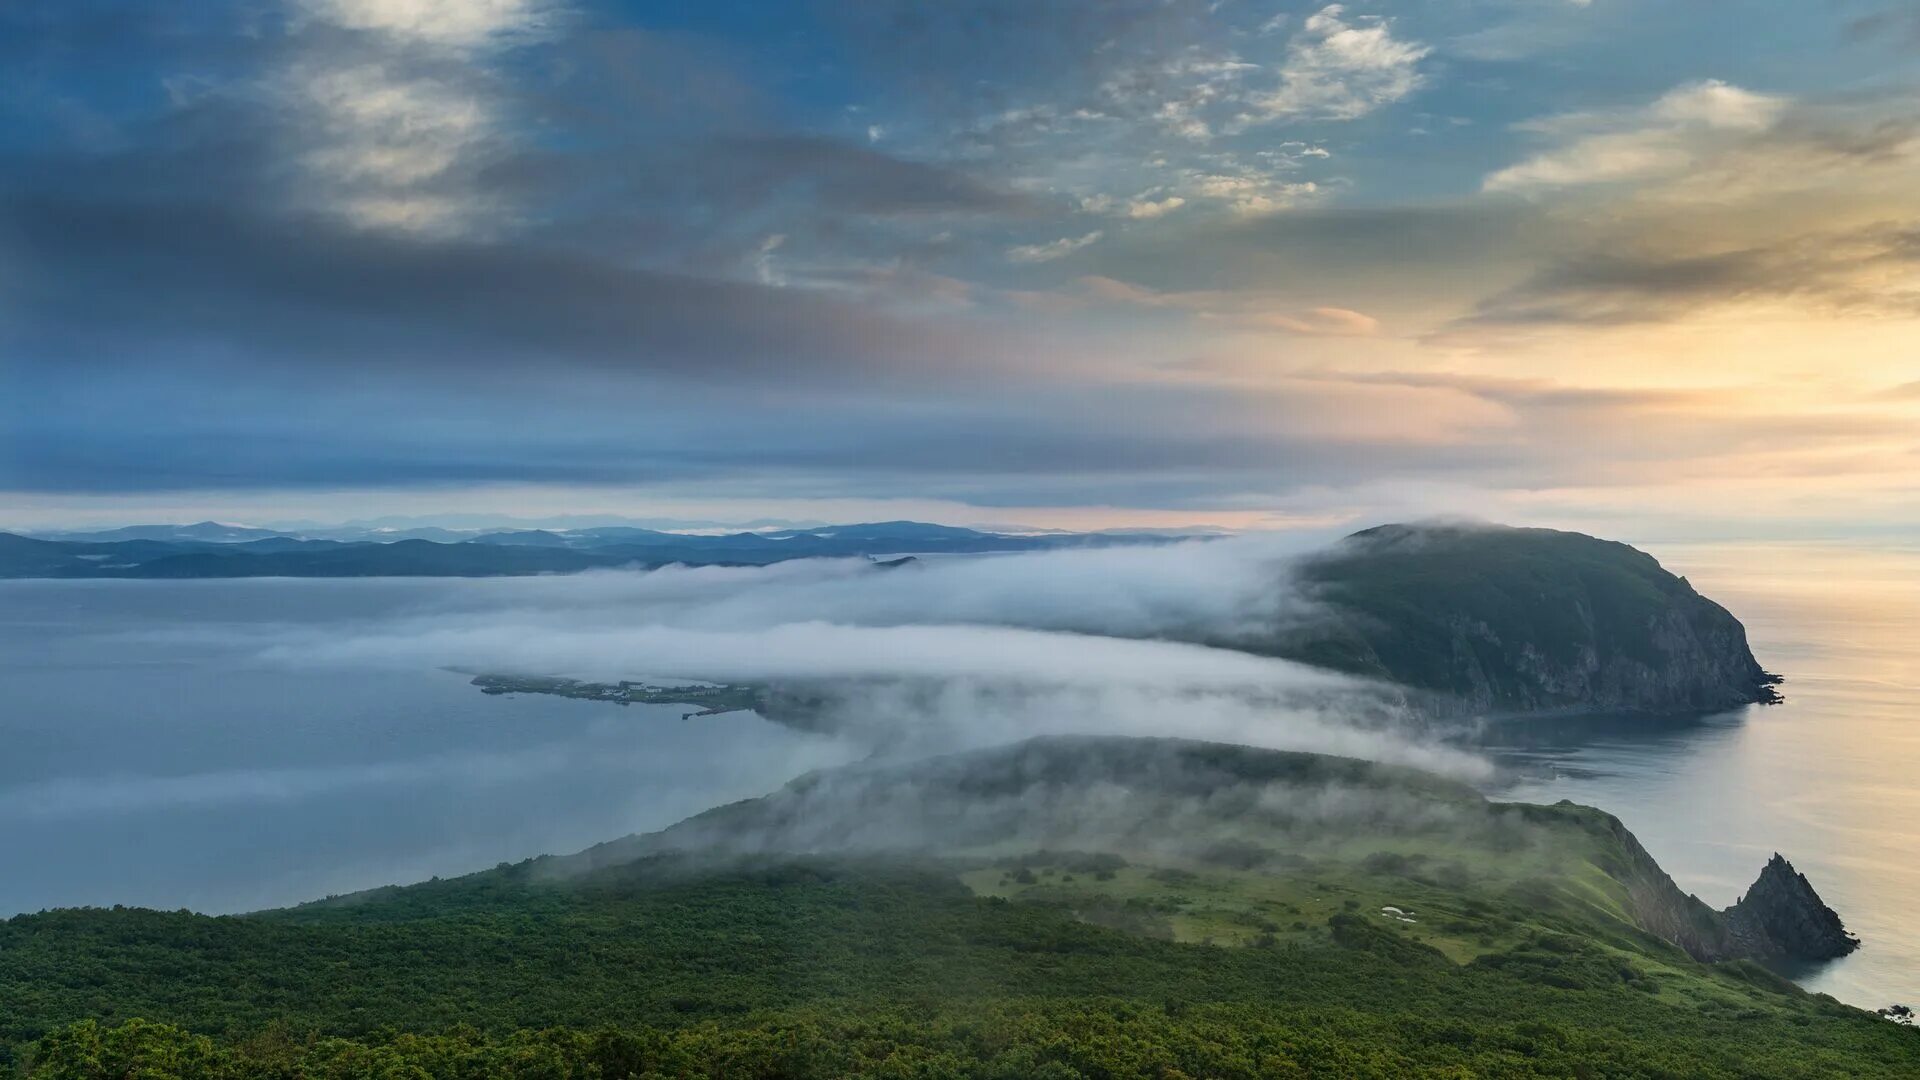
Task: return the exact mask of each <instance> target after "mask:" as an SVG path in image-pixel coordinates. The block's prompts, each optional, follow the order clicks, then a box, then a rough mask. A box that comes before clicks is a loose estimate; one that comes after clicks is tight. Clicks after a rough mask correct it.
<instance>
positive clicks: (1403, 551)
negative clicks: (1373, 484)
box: [1261, 525, 1779, 714]
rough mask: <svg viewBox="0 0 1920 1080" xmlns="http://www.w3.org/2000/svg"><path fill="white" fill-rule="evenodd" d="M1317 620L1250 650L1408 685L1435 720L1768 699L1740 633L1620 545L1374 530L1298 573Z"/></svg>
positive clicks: (1563, 536)
mask: <svg viewBox="0 0 1920 1080" xmlns="http://www.w3.org/2000/svg"><path fill="white" fill-rule="evenodd" d="M1298 584H1299V585H1300V586H1301V587H1302V588H1303V589H1304V590H1305V591H1306V592H1307V594H1308V595H1309V596H1311V597H1313V598H1314V599H1316V600H1317V601H1319V608H1320V612H1321V614H1320V616H1319V617H1318V618H1316V619H1312V620H1308V621H1307V622H1306V623H1304V624H1302V625H1300V626H1297V627H1293V628H1290V629H1287V630H1285V631H1281V632H1278V633H1276V635H1275V636H1274V638H1273V639H1271V640H1270V641H1268V642H1265V643H1263V647H1262V648H1261V651H1265V652H1271V653H1273V654H1275V655H1280V656H1286V657H1288V658H1290V659H1296V660H1302V661H1305V662H1307V663H1312V664H1317V665H1320V666H1324V667H1332V668H1336V669H1339V670H1342V671H1351V672H1355V673H1359V674H1364V675H1371V676H1375V677H1379V678H1384V679H1387V680H1390V681H1393V682H1396V683H1399V684H1401V685H1403V686H1406V687H1409V688H1410V689H1411V690H1412V691H1413V693H1414V694H1415V695H1416V696H1417V697H1418V698H1419V699H1420V703H1421V704H1422V705H1423V706H1426V707H1428V708H1429V709H1430V710H1432V711H1435V712H1440V713H1446V714H1458V713H1472V714H1487V713H1520V712H1539V711H1547V710H1591V711H1608V712H1613V711H1623V712H1690V711H1706V710H1713V709H1724V708H1732V707H1735V706H1739V705H1745V704H1750V703H1757V702H1769V701H1775V700H1778V698H1777V696H1776V695H1775V694H1774V691H1773V685H1774V684H1775V683H1777V682H1778V681H1779V679H1778V677H1777V676H1774V675H1770V674H1768V673H1767V672H1766V671H1765V670H1764V669H1762V668H1761V666H1760V664H1759V663H1758V662H1757V661H1756V660H1755V659H1754V656H1753V653H1752V651H1751V650H1750V649H1749V648H1748V646H1747V634H1746V628H1745V627H1743V626H1741V625H1740V622H1739V620H1737V619H1735V618H1734V617H1733V616H1732V615H1731V614H1729V613H1728V612H1727V610H1726V609H1725V608H1723V607H1721V606H1720V605H1719V604H1716V603H1714V602H1713V601H1712V600H1709V599H1707V598H1706V597H1704V596H1701V595H1700V594H1699V593H1698V592H1695V591H1694V589H1693V587H1692V586H1691V585H1690V584H1688V583H1687V581H1686V579H1685V578H1681V577H1677V576H1675V575H1674V574H1671V573H1668V572H1667V571H1666V570H1665V569H1663V568H1662V567H1661V566H1660V564H1659V563H1658V562H1656V561H1655V560H1654V559H1653V557H1652V556H1650V555H1647V554H1646V553H1644V552H1641V551H1637V550H1635V549H1634V548H1632V547H1629V546H1627V545H1626V544H1621V543H1616V542H1613V541H1607V540H1599V539H1596V538H1594V537H1591V536H1585V535H1582V534H1580V533H1569V532H1557V531H1554V530H1551V529H1515V528H1507V527H1503V526H1478V525H1476V526H1462V525H1385V526H1381V527H1379V528H1374V529H1368V530H1366V531H1364V532H1360V533H1356V534H1354V535H1353V536H1351V537H1348V538H1347V540H1346V541H1344V542H1343V543H1341V544H1340V545H1339V546H1338V547H1336V548H1335V549H1334V550H1333V551H1332V552H1330V553H1328V554H1327V555H1325V556H1323V557H1321V558H1318V559H1313V560H1309V561H1307V562H1306V563H1304V564H1303V565H1302V566H1301V567H1300V569H1299V571H1298Z"/></svg>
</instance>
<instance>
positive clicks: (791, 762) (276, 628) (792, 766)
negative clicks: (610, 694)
mask: <svg viewBox="0 0 1920 1080" xmlns="http://www.w3.org/2000/svg"><path fill="white" fill-rule="evenodd" d="M1648 547H1649V549H1650V550H1652V551H1653V552H1654V554H1656V555H1657V556H1659V557H1660V558H1661V560H1662V561H1663V562H1664V563H1665V564H1666V565H1667V566H1668V567H1669V568H1671V569H1673V570H1675V571H1676V572H1679V573H1683V574H1686V575H1688V576H1689V577H1690V578H1691V579H1692V580H1693V582H1694V584H1695V585H1696V586H1697V587H1698V588H1700V589H1701V591H1703V592H1705V593H1707V594H1708V595H1710V596H1713V597H1715V598H1717V599H1719V600H1721V601H1722V602H1723V603H1725V604H1726V605H1727V606H1728V607H1729V608H1731V609H1732V610H1733V611H1734V613H1735V614H1736V615H1738V616H1739V617H1740V618H1741V620H1742V621H1744V622H1745V623H1746V625H1747V627H1748V630H1749V632H1750V635H1751V637H1752V641H1753V645H1754V650H1755V652H1756V654H1758V655H1759V657H1760V659H1761V661H1762V662H1763V663H1764V664H1766V665H1767V666H1768V667H1769V668H1770V669H1773V670H1776V671H1780V672H1782V673H1784V674H1786V675H1787V676H1788V680H1789V681H1788V682H1787V684H1786V685H1785V687H1784V689H1785V691H1786V693H1787V697H1788V701H1787V703H1786V704H1785V705H1779V706H1773V707H1767V708H1753V709H1747V710H1742V711H1739V712H1734V713H1729V714H1725V715H1720V716H1713V717H1705V718H1693V719H1689V720H1685V721H1661V722H1653V721H1647V720H1624V719H1614V720H1606V719H1600V720H1589V721H1581V722H1560V723H1555V724H1550V725H1549V724H1534V725H1530V726H1529V727H1528V728H1527V730H1526V732H1525V734H1524V735H1520V734H1508V735H1506V736H1504V737H1503V738H1502V739H1501V740H1500V745H1498V746H1497V747H1496V748H1495V752H1496V753H1497V755H1498V756H1499V758H1500V759H1501V760H1502V761H1504V762H1505V763H1507V764H1508V765H1510V766H1512V767H1513V772H1512V773H1511V774H1509V775H1510V776H1512V777H1514V778H1513V779H1511V780H1509V781H1508V782H1505V783H1503V784H1501V785H1500V786H1499V787H1498V789H1497V790H1496V791H1495V792H1494V793H1495V794H1496V795H1498V796H1500V797H1505V798H1517V799H1525V800H1529V801H1539V802H1551V801H1554V800H1557V799H1562V798H1568V799H1573V800H1575V801H1577V802H1583V803H1589V804H1592V805H1595V806H1600V807H1603V808H1605V809H1607V810H1609V811H1611V812H1613V813H1615V814H1617V815H1619V816H1620V817H1621V818H1622V819H1623V820H1624V821H1625V822H1626V823H1627V825H1628V826H1629V827H1631V828H1632V829H1633V830H1634V832H1635V833H1636V834H1637V835H1638V836H1639V837H1640V838H1641V840H1642V841H1643V842H1644V843H1645V844H1646V846H1647V847H1648V849H1649V850H1651V851H1652V852H1653V854H1654V855H1655V856H1656V857H1658V858H1659V860H1660V861H1661V863H1662V865H1663V866H1665V867H1666V868H1667V869H1668V871H1669V872H1670V873H1672V875H1673V876H1674V878H1675V879H1676V880H1677V881H1678V882H1679V883H1680V885H1681V886H1682V887H1683V888H1686V889H1688V890H1690V891H1693V892H1696V893H1698V894H1699V895H1700V896H1701V897H1702V898H1703V899H1705V900H1706V901H1708V902H1709V903H1711V904H1713V905H1715V906H1724V905H1726V904H1730V903H1732V902H1733V901H1734V900H1736V899H1737V898H1738V897H1739V895H1740V893H1741V892H1742V891H1743V890H1744V889H1745V887H1746V886H1747V885H1748V884H1749V883H1750V882H1751V881H1752V879H1753V878H1754V876H1755V875H1756V874H1758V872H1759V870H1760V867H1761V865H1762V864H1763V863H1764V862H1765V861H1766V859H1767V857H1768V856H1769V855H1771V854H1772V853H1773V852H1774V851H1779V852H1781V853H1782V854H1784V855H1786V856H1787V857H1788V858H1789V859H1791V860H1792V861H1793V862H1794V864H1795V865H1796V866H1797V867H1799V868H1800V869H1801V870H1802V871H1803V872H1805V873H1806V874H1807V875H1808V876H1809V877H1810V878H1811V879H1812V880H1813V882H1814V884H1815V886H1816V887H1817V888H1818V889H1819V890H1820V892H1821V894H1822V895H1823V896H1824V897H1825V898H1826V899H1827V901H1828V903H1830V904H1831V905H1832V906H1833V907H1835V908H1836V909H1838V910H1839V911H1840V913H1841V914H1842V915H1843V916H1844V917H1845V919H1846V921H1847V923H1848V926H1849V927H1850V928H1851V929H1853V930H1854V931H1855V932H1856V933H1858V934H1860V935H1861V937H1862V938H1863V939H1864V940H1865V942H1866V944H1865V947H1864V948H1862V949H1861V950H1860V951H1859V952H1858V953H1856V954H1855V955H1853V956H1852V957H1849V958H1847V959H1845V960H1842V961H1839V962H1836V963H1833V964H1830V965H1827V966H1826V967H1824V968H1822V969H1819V970H1816V971H1812V972H1808V973H1803V974H1802V976H1801V977H1802V979H1803V981H1804V982H1805V983H1806V984H1807V985H1808V986H1810V987H1812V988H1814V989H1818V990H1823V991H1826V992H1829V993H1832V994H1834V995H1835V996H1837V997H1839V998H1841V999H1843V1000H1846V1001H1850V1002H1853V1003H1855V1004H1860V1005H1865V1006H1869V1007H1872V1006H1878V1005H1883V1004H1886V1003H1888V1002H1892V1001H1906V1002H1912V1003H1917V1004H1920V934H1916V933H1914V932H1913V931H1912V930H1911V929H1910V926H1911V922H1912V916H1911V913H1910V911H1909V908H1910V906H1911V905H1912V904H1913V903H1915V902H1916V900H1917V899H1920V552H1899V551H1887V550H1873V551H1869V550H1863V549H1858V548H1842V547H1823V546H1817V545H1795V546H1791V547H1730V546H1720V547H1712V548H1705V547H1686V546H1665V547H1663V546H1660V545H1648ZM514 587H516V586H514V585H512V584H510V583H504V582H486V581H391V580H389V581H345V582H341V581H285V580H275V581H237V582H226V581H189V582H38V581H28V582H18V581H16V582H0V916H4V915H6V914H11V913H13V912H18V911H30V910H37V909H40V908H43V907H49V906H60V905H75V904H113V903H125V904H139V905H146V906H152V907H161V908H175V907H191V908H194V909H197V910H201V911H213V912H221V911H240V910H250V909H257V908H261V907H267V906H274V905H279V904H286V903H292V902H296V901H299V900H304V899H310V898H312V897H315V896H320V895H324V894H326V893H330V892H344V891H348V890H351V889H357V888H364V887H368V886H372V885H379V884H385V883H389V882H404V881H414V880H419V879H421V878H424V877H427V876H429V875H433V874H443V875H445V874H457V873H462V872H466V871H469V870H473V869H476V868H479V867H484V866H489V865H492V864H493V863H495V862H498V861H501V860H516V859H520V858H524V857H526V856H529V855H535V854H539V853H543V852H559V851H572V850H577V849H579V848H581V847H585V846H587V845H589V844H592V843H595V842H597V841H600V840H605V839H609V838H612V837H615V836H620V835H624V834H626V833H629V832H634V831H639V830H646V829H653V828H658V827H660V826H663V825H666V824H668V823H670V822H672V821H675V820H678V819H679V818H681V817H684V816H686V815H688V814H691V813H695V812H697V811H699V810H702V809H705V808H706V807H708V806H711V805H714V804H715V803H719V802H723V801H727V800H731V799H737V798H743V797H747V796H750V795H754V794H758V793H761V792H763V791H766V790H770V789H772V788H774V787H777V786H778V785H780V784H781V783H783V782H785V781H786V780H788V779H790V778H791V777H792V776H793V775H795V774H797V773H799V772H801V771H804V770H806V769H809V768H817V767H822V766H826V765H832V764H837V763H840V762H844V761H847V760H851V759H853V758H854V757H856V756H858V755H859V754H860V752H861V751H860V749H859V748H857V747H853V746H850V745H847V744H844V743H840V742H837V741H834V740H828V739H823V738H819V737H814V736H808V735H803V734H799V733H796V732H793V731H790V730H788V729H785V728H781V727H777V726H775V725H771V724H768V723H765V722H764V721H761V720H759V719H758V718H757V717H754V716H751V715H749V714H741V713H735V714H728V715H725V716H721V717H714V718H705V719H701V720H697V721H682V720H681V719H680V713H681V711H682V710H680V709H679V708H676V707H672V706H655V707H649V706H629V707H626V708H618V707H614V706H609V705H605V704H601V703H596V702H587V701H571V700H566V699H559V698H551V697H540V696H516V697H489V696H485V695H482V694H480V693H479V692H477V691H476V690H474V689H473V688H472V687H470V686H468V685H467V683H466V679H465V678H464V677H462V676H459V675H454V674H450V673H447V672H443V671H437V670H419V671H410V670H405V669H395V668H392V667H377V668H376V667H368V668H367V669H365V670H362V669H360V668H341V667H339V666H337V665H335V666H327V667H313V666H307V665H302V664H300V663H298V662H288V660H286V659H285V658H282V659H280V660H278V661H272V662H270V661H267V660H264V659H262V658H261V657H262V650H261V647H260V646H261V644H262V643H263V642H269V641H285V640H299V639H300V635H303V634H305V635H309V636H310V634H311V632H312V631H314V630H316V629H317V630H320V631H323V632H327V633H331V632H333V631H336V630H337V631H339V632H341V633H350V632H353V631H356V630H361V629H367V628H372V627H377V626H379V625H382V624H383V623H384V622H387V621H390V620H392V619H395V618H398V617H403V616H406V615H408V614H410V613H414V612H418V611H430V610H434V609H436V608H442V607H444V606H446V605H447V604H449V603H457V604H469V603H471V602H473V601H474V599H475V598H476V596H478V597H480V598H482V600H484V598H485V596H486V594H487V591H488V590H492V589H502V590H504V589H510V588H514Z"/></svg>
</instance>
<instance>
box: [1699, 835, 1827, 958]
mask: <svg viewBox="0 0 1920 1080" xmlns="http://www.w3.org/2000/svg"><path fill="white" fill-rule="evenodd" d="M1722 914H1723V915H1724V916H1725V918H1726V922H1727V929H1728V931H1729V932H1730V933H1731V934H1732V936H1733V937H1734V939H1735V940H1736V941H1738V942H1739V943H1740V944H1741V946H1742V947H1743V951H1744V952H1745V953H1746V954H1747V955H1749V956H1753V957H1756V958H1761V959H1781V960H1831V959H1833V958H1835V957H1839V956H1845V955H1847V954H1848V953H1850V952H1852V951H1853V950H1855V949H1857V948H1859V947H1860V939H1859V938H1857V937H1854V936H1853V935H1852V934H1849V933H1847V929H1846V927H1845V926H1843V925H1842V924H1841V922H1840V916H1839V915H1838V914H1836V913H1835V912H1834V910H1833V909H1832V908H1830V907H1828V906H1827V905H1826V904H1825V903H1823V902H1822V901H1821V899H1820V894H1819V893H1816V892H1814V891H1813V885H1812V884H1811V883H1809V882H1808V881H1807V876H1806V875H1805V874H1802V873H1800V872H1798V871H1796V870H1795V869H1794V868H1793V864H1792V863H1790V862H1788V861H1787V860H1786V859H1784V858H1782V857H1781V856H1780V854H1779V853H1778V852H1775V853H1774V856H1773V858H1772V859H1770V860H1768V861H1767V865H1766V868H1765V869H1763V870H1761V871H1760V877H1759V879H1758V880H1756V881H1755V882H1754V883H1753V885H1752V887H1750V888H1749V889H1747V894H1746V895H1745V896H1743V897H1741V898H1740V902H1739V903H1737V904H1735V905H1733V906H1732V907H1730V908H1728V909H1726V911H1724V912H1722Z"/></svg>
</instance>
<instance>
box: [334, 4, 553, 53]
mask: <svg viewBox="0 0 1920 1080" xmlns="http://www.w3.org/2000/svg"><path fill="white" fill-rule="evenodd" d="M301 6H302V7H304V8H305V10H306V11H307V12H308V13H309V14H310V15H311V16H312V17H315V18H320V19H325V20H327V21H329V22H332V23H334V24H336V25H338V26H341V27H345V28H346V29H349V30H366V31H373V32H376V33H380V34H385V35H390V36H392V37H395V38H399V39H402V40H405V41H409V42H419V43H424V44H428V45H433V46H439V47H442V48H449V49H460V50H472V49H479V48H484V47H489V46H498V45H501V44H505V43H511V42H521V41H525V40H527V39H529V38H533V37H536V36H538V35H540V34H543V33H545V32H548V31H549V30H551V29H552V28H553V26H554V24H555V23H556V21H557V20H558V19H559V18H560V17H561V12H560V10H559V9H560V5H559V4H558V3H556V2H554V0H301Z"/></svg>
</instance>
